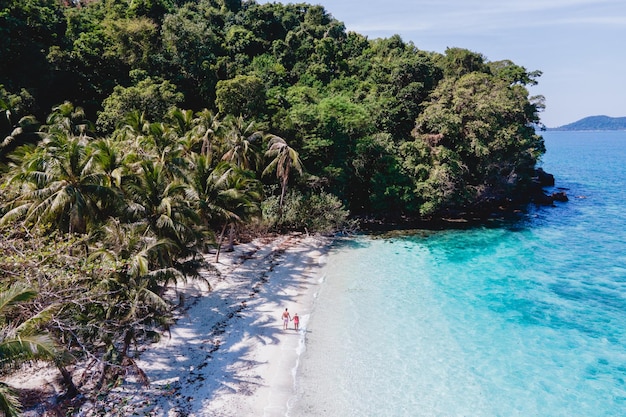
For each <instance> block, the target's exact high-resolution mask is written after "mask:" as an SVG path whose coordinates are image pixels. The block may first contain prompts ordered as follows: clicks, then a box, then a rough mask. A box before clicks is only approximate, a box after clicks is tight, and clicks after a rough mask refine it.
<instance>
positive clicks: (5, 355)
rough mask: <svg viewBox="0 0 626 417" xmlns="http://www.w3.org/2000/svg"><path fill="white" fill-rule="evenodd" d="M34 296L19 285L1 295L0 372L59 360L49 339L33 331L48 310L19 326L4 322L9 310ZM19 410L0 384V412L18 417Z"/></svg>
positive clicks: (45, 317) (11, 396) (8, 387)
mask: <svg viewBox="0 0 626 417" xmlns="http://www.w3.org/2000/svg"><path fill="white" fill-rule="evenodd" d="M36 295H37V292H36V291H34V290H32V289H31V288H28V287H26V286H25V285H21V284H14V285H12V286H11V287H10V288H9V289H8V290H6V291H3V292H0V319H2V322H0V372H6V371H9V370H13V369H15V368H16V367H18V366H19V365H20V364H22V363H24V362H29V361H34V360H50V361H54V360H55V359H57V358H59V350H58V349H57V347H56V346H55V344H54V343H53V341H52V339H50V337H49V336H48V335H46V334H44V333H39V332H38V331H37V330H36V329H37V325H38V324H39V323H41V322H43V321H45V320H46V319H47V318H48V316H49V314H50V311H51V310H44V311H42V312H41V313H39V314H38V315H36V316H33V317H31V318H29V319H27V320H25V321H23V322H22V323H21V324H17V323H11V322H4V319H5V317H7V313H8V312H9V309H10V308H11V307H13V306H15V305H16V304H18V303H22V302H26V301H28V300H31V299H33V298H34V297H35V296H36ZM19 410H20V404H19V401H18V399H17V396H16V395H15V394H14V392H13V390H12V389H11V387H10V386H8V385H7V384H4V383H0V412H2V413H4V415H6V416H19Z"/></svg>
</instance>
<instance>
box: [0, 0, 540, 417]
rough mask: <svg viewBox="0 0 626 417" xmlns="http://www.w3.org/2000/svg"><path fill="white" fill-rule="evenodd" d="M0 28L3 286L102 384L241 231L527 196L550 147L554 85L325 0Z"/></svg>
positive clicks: (10, 10) (102, 5)
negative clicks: (405, 34) (19, 294)
mask: <svg viewBox="0 0 626 417" xmlns="http://www.w3.org/2000/svg"><path fill="white" fill-rule="evenodd" d="M0 33H1V34H2V39H3V42H2V44H0V82H1V83H2V85H0V107H1V110H2V113H1V114H0V134H1V136H0V139H2V141H1V142H0V174H1V175H2V194H1V195H0V205H1V208H0V217H1V218H2V220H1V224H2V226H3V228H4V229H3V232H2V233H3V235H2V239H3V243H2V248H1V249H0V251H1V260H2V261H1V263H2V265H3V267H2V269H1V270H0V292H4V293H3V294H11V291H16V290H15V288H16V287H14V285H18V284H19V285H25V286H26V287H19V288H31V289H33V290H34V291H35V292H36V294H37V295H36V296H35V295H33V297H27V299H24V300H23V301H24V303H26V304H28V305H29V306H30V307H29V309H22V310H20V311H21V313H20V314H18V315H12V316H6V319H5V320H3V321H2V322H1V323H0V324H3V325H11V326H15V324H11V323H9V321H10V320H9V319H12V320H14V323H19V322H23V321H28V320H29V319H30V318H31V316H36V315H37V314H39V313H40V312H42V311H54V315H51V316H50V317H51V318H50V319H49V320H40V321H37V323H38V325H39V329H38V332H40V333H36V332H35V330H32V332H33V333H32V334H40V335H42V337H43V336H45V341H46V343H48V342H50V341H52V340H54V341H55V342H54V346H53V347H51V348H50V350H49V351H50V352H53V353H54V354H50V355H48V356H45V355H43V356H41V357H42V358H44V359H48V360H52V361H54V362H55V363H56V364H57V366H58V367H59V368H60V369H61V370H63V372H65V373H67V371H66V370H65V364H66V363H67V361H68V360H69V359H67V358H68V357H69V356H68V355H69V354H70V353H71V354H72V355H73V357H74V359H76V358H79V359H82V360H83V361H86V363H87V364H88V365H87V366H88V367H90V368H92V369H97V372H92V373H91V375H92V376H91V378H92V379H91V380H90V381H89V382H90V384H91V385H90V386H91V387H94V388H95V389H96V390H100V389H105V388H106V387H107V386H108V385H110V384H112V383H114V381H115V380H116V379H117V378H118V377H121V376H122V375H123V373H124V372H123V371H122V369H126V368H129V367H130V368H133V366H134V362H133V354H132V347H133V346H134V345H135V344H137V343H140V342H141V341H146V340H151V339H152V338H154V337H156V335H157V334H158V332H157V330H159V329H163V328H164V326H165V327H166V326H167V325H168V324H169V323H170V317H171V314H170V313H171V311H172V308H173V303H172V301H171V300H169V299H168V298H167V297H165V296H164V295H165V293H166V290H167V288H168V284H170V283H171V282H173V281H174V280H177V279H185V278H189V277H193V276H194V271H196V270H197V268H198V266H199V261H197V259H199V257H197V255H198V254H201V253H203V252H206V251H207V250H208V249H210V248H218V253H219V248H221V245H222V242H223V240H225V239H227V236H229V237H230V238H231V239H232V237H233V236H234V234H235V233H236V232H237V231H239V232H241V231H243V230H252V229H254V230H273V231H287V230H306V231H311V232H324V233H326V232H332V231H336V230H339V229H341V228H342V227H344V226H345V225H346V224H347V223H346V222H347V219H348V214H351V215H353V216H375V217H380V218H400V217H408V218H415V219H420V220H430V219H436V218H438V217H441V216H445V215H450V213H453V212H458V211H467V210H469V211H472V212H480V211H483V212H488V211H489V210H490V209H491V208H493V207H498V206H502V205H506V204H511V203H524V202H525V201H528V198H529V194H528V190H529V188H530V187H531V185H532V177H533V176H534V172H535V165H536V163H537V161H538V159H539V158H540V157H541V155H542V154H543V153H544V151H545V149H544V144H543V139H542V137H541V136H539V135H537V134H536V133H535V128H536V127H537V126H541V123H540V119H539V113H540V111H541V110H542V108H543V98H542V97H540V96H539V97H530V96H529V92H528V89H527V87H528V86H529V85H533V84H535V83H536V79H537V77H539V76H540V75H541V73H540V72H539V71H528V70H526V69H525V68H524V67H522V66H519V65H517V64H515V63H513V62H511V61H508V60H505V61H497V62H490V61H488V60H487V59H486V58H485V57H484V56H483V55H481V54H480V53H476V52H472V51H469V50H465V49H460V48H449V49H447V50H446V51H445V52H444V53H438V52H428V51H422V50H420V49H418V48H417V47H416V46H415V45H414V44H413V43H411V42H405V41H404V40H402V39H401V38H400V37H399V36H392V37H390V38H387V39H368V38H367V37H365V36H363V35H360V34H358V33H354V32H348V31H346V28H345V26H344V25H343V24H342V23H341V22H340V21H338V20H336V19H334V18H333V17H332V15H331V14H330V13H329V12H328V11H326V10H325V9H324V8H323V7H321V6H316V5H311V4H305V3H299V4H280V3H268V4H262V5H261V4H257V3H256V2H255V1H240V0H197V1H185V0H150V1H148V0H133V1H128V0H97V1H78V0H74V1H67V2H61V1H57V0H20V1H17V0H2V1H0ZM230 243H232V242H230ZM28 311H30V314H31V315H30V316H29V313H28ZM14 336H15V332H14V331H13V332H12V333H10V332H5V333H3V334H2V335H0V337H3V338H4V339H7V338H9V339H10V338H11V337H14ZM42 340H44V339H42ZM0 342H1V340H0ZM50 346H52V345H50ZM35 356H36V355H35ZM24 358H26V356H25V357H24ZM5 360H8V359H6V357H5V356H2V357H0V361H5ZM136 371H137V372H139V373H140V370H138V369H137V370H136ZM66 379H67V382H68V384H69V385H71V381H72V378H71V377H69V378H66ZM82 382H83V383H84V385H85V386H86V385H88V384H87V382H85V381H82ZM69 385H68V386H69ZM0 388H2V387H0ZM75 388H76V387H74V389H75ZM1 395H2V391H1V390H0V396H1ZM7 398H9V399H10V398H12V397H11V395H8V397H7ZM11 404H13V403H11ZM12 407H13V408H11V407H9V408H7V410H16V409H17V408H15V407H14V406H12Z"/></svg>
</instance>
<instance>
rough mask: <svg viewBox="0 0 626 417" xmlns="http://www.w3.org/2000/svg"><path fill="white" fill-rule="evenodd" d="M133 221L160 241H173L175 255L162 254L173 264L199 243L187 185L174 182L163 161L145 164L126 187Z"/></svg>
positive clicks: (195, 219)
mask: <svg viewBox="0 0 626 417" xmlns="http://www.w3.org/2000/svg"><path fill="white" fill-rule="evenodd" d="M123 188H124V192H125V195H126V198H127V201H128V208H129V210H130V214H131V217H130V218H131V220H133V221H140V222H145V223H146V224H147V226H148V228H149V233H151V234H153V235H154V236H156V237H157V238H158V239H170V240H171V241H172V242H173V244H174V246H175V248H176V249H177V251H176V252H171V251H165V252H161V254H162V255H163V256H166V257H167V259H168V260H165V259H164V261H165V263H166V264H168V265H170V264H171V260H172V259H173V258H172V256H176V255H179V254H181V255H182V254H188V253H187V252H189V251H193V248H194V247H195V246H196V245H197V244H199V241H201V239H200V238H199V237H198V235H197V229H196V227H195V226H196V225H197V224H198V222H199V218H198V216H197V213H196V212H195V211H194V209H193V207H192V206H191V204H189V203H188V202H187V201H186V199H185V192H186V190H187V185H186V184H185V183H184V181H183V180H178V179H177V180H172V179H171V178H170V177H169V176H168V175H167V171H166V170H165V167H164V164H163V163H162V162H156V163H154V162H152V161H148V160H146V161H143V162H141V164H140V165H139V167H138V169H137V171H136V172H135V175H134V176H133V177H130V178H129V180H128V181H127V182H126V184H125V185H124V186H123Z"/></svg>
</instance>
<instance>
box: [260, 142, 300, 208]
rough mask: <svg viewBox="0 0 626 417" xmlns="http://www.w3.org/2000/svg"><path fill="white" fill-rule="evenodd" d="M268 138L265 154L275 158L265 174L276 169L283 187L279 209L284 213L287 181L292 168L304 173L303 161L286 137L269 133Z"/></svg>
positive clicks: (265, 170)
mask: <svg viewBox="0 0 626 417" xmlns="http://www.w3.org/2000/svg"><path fill="white" fill-rule="evenodd" d="M268 138H269V141H268V149H267V152H265V156H266V157H270V158H274V159H272V160H271V161H270V163H269V164H268V165H267V167H266V168H265V169H264V170H263V175H265V174H268V173H270V172H272V171H276V177H277V178H278V180H279V182H280V188H281V191H280V203H279V210H280V212H281V213H282V209H283V200H284V198H285V191H286V190H287V183H288V182H289V175H290V174H291V168H293V169H295V170H296V171H298V173H299V174H300V175H302V172H303V167H302V161H301V160H300V155H299V154H298V152H297V151H296V150H295V149H293V148H292V147H290V146H289V145H288V144H287V142H286V141H285V139H283V138H281V137H279V136H276V135H269V136H268Z"/></svg>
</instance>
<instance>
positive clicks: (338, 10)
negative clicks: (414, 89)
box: [258, 0, 626, 127]
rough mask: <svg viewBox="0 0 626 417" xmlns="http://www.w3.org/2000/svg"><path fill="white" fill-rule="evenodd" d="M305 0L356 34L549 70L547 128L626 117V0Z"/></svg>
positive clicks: (540, 88) (544, 84)
mask: <svg viewBox="0 0 626 417" xmlns="http://www.w3.org/2000/svg"><path fill="white" fill-rule="evenodd" d="M258 2H259V3H267V2H268V1H258ZM300 2H304V3H310V4H320V5H322V6H324V8H325V9H326V10H327V11H328V12H329V13H330V14H331V15H332V16H333V17H334V18H335V19H337V20H339V21H341V22H343V23H344V24H345V26H346V29H347V30H348V31H354V32H358V33H360V34H362V35H365V36H367V37H368V38H369V39H375V38H380V37H383V38H386V37H389V36H392V35H394V34H398V35H400V36H401V37H402V39H403V40H404V41H405V42H409V41H411V42H413V44H415V46H416V47H417V48H418V49H421V50H425V51H434V52H441V53H444V52H445V50H446V48H448V47H460V48H466V49H469V50H471V51H473V52H478V53H480V54H482V55H483V56H485V58H486V59H487V60H488V61H500V60H503V59H509V60H511V61H513V62H514V63H515V64H517V65H520V66H523V67H524V68H526V69H527V70H528V71H534V70H539V71H542V73H543V74H542V76H541V77H539V79H538V80H537V81H538V85H537V86H533V87H530V88H529V90H530V94H531V95H543V96H544V97H545V103H546V109H545V111H544V112H542V113H541V121H542V122H543V123H544V124H545V125H546V126H547V127H558V126H562V125H565V124H568V123H572V122H575V121H577V120H579V119H582V118H583V117H587V116H599V115H605V116H611V117H625V116H626V1H625V0H310V1H309V0H299V1H296V3H300ZM282 3H289V2H288V1H282Z"/></svg>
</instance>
